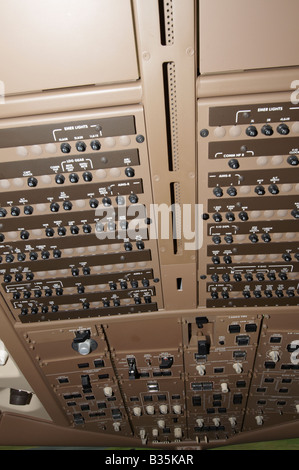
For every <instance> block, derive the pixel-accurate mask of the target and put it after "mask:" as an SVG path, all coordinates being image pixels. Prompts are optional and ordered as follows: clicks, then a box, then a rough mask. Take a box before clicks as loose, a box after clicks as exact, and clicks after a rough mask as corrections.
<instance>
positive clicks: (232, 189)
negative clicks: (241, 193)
mask: <svg viewBox="0 0 299 470" xmlns="http://www.w3.org/2000/svg"><path fill="white" fill-rule="evenodd" d="M227 194H228V195H229V196H236V195H237V190H236V188H235V187H234V186H230V187H229V188H228V190H227Z"/></svg>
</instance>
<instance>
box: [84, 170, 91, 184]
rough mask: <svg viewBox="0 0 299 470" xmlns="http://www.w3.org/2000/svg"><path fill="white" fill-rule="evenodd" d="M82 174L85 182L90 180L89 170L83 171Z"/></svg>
mask: <svg viewBox="0 0 299 470" xmlns="http://www.w3.org/2000/svg"><path fill="white" fill-rule="evenodd" d="M82 176H83V179H84V181H86V182H89V181H92V173H90V171H85V172H84V173H83V175H82Z"/></svg>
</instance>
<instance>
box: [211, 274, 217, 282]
mask: <svg viewBox="0 0 299 470" xmlns="http://www.w3.org/2000/svg"><path fill="white" fill-rule="evenodd" d="M211 278H212V281H213V282H218V281H219V276H218V274H212V276H211Z"/></svg>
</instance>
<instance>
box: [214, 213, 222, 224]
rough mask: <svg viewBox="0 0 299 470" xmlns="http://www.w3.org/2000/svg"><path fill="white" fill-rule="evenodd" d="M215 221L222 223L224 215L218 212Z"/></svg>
mask: <svg viewBox="0 0 299 470" xmlns="http://www.w3.org/2000/svg"><path fill="white" fill-rule="evenodd" d="M213 219H214V220H215V222H222V215H221V214H219V212H216V213H215V214H213Z"/></svg>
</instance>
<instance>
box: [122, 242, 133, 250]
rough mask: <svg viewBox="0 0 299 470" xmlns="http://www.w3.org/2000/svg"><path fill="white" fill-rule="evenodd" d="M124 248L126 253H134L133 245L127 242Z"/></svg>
mask: <svg viewBox="0 0 299 470" xmlns="http://www.w3.org/2000/svg"><path fill="white" fill-rule="evenodd" d="M124 248H125V250H126V251H132V249H133V246H132V243H130V242H126V243H125V244H124Z"/></svg>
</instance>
